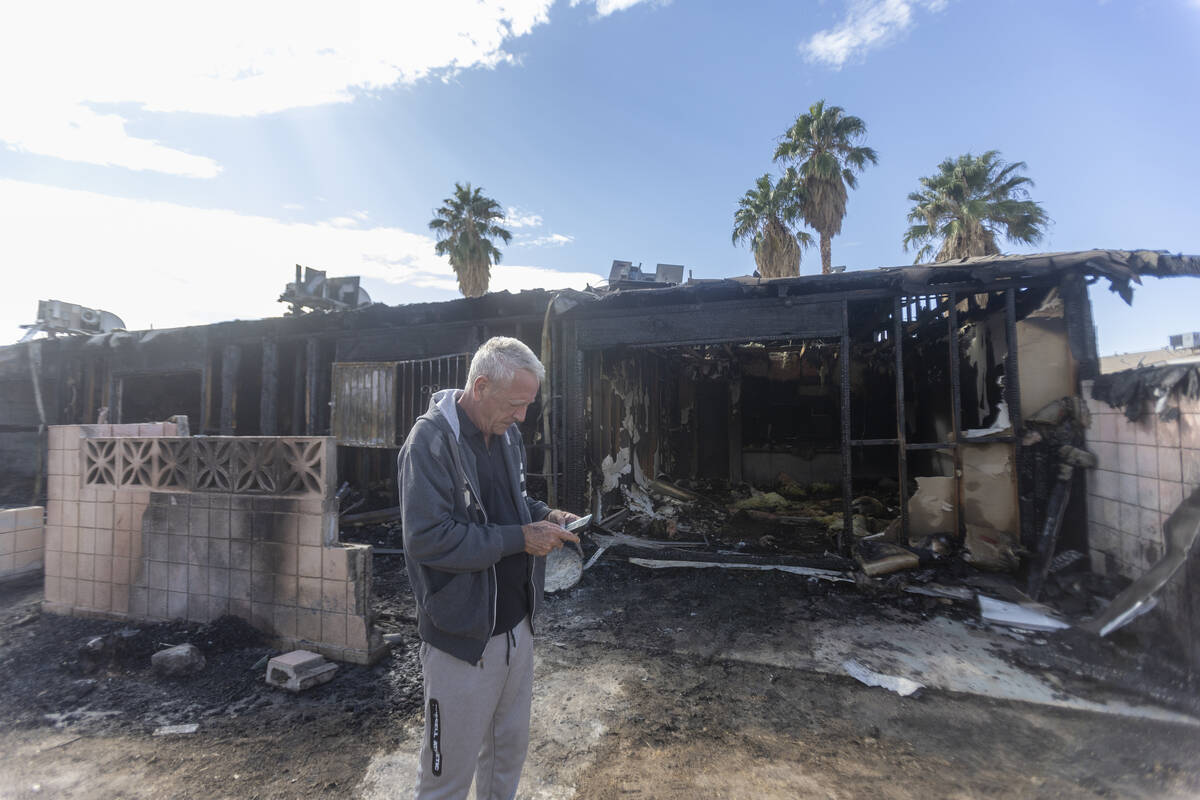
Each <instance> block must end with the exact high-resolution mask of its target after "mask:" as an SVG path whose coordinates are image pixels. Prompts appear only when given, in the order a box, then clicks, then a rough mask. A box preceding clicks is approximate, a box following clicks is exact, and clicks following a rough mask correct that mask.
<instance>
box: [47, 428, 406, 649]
mask: <svg viewBox="0 0 1200 800" xmlns="http://www.w3.org/2000/svg"><path fill="white" fill-rule="evenodd" d="M172 427H173V426H171V425H170V423H164V424H162V425H159V426H132V425H131V426H125V425H111V426H103V425H93V426H64V427H61V428H51V434H50V460H49V464H50V467H51V470H52V472H51V475H50V481H49V486H50V497H51V501H50V523H49V528H48V536H47V547H48V552H47V562H46V604H47V607H48V609H49V610H52V611H58V612H60V613H70V614H97V615H103V616H118V617H130V618H134V619H150V620H162V619H188V620H191V621H197V622H207V621H210V620H213V619H216V618H218V617H220V616H222V615H223V614H234V615H236V616H239V617H242V618H244V619H246V620H248V621H250V622H251V623H252V624H253V625H254V626H255V627H257V628H259V629H260V630H262V631H264V632H266V633H267V634H269V635H270V636H272V637H273V638H274V640H275V643H276V646H278V647H280V648H286V649H291V648H293V647H296V646H301V647H305V648H307V649H311V650H315V651H318V652H320V653H322V654H323V655H326V656H328V657H330V658H334V659H338V660H343V661H353V662H358V663H367V662H369V661H371V660H373V659H374V658H376V657H377V656H378V655H380V654H381V653H382V652H383V649H382V642H381V641H380V638H379V636H378V635H377V634H374V633H373V632H372V630H371V624H370V621H371V615H370V594H371V548H369V547H366V546H357V545H341V544H339V543H338V542H337V511H336V508H335V507H334V505H333V500H332V497H333V487H334V486H335V485H336V475H335V474H334V467H333V465H334V463H335V451H334V449H333V448H334V445H333V440H332V439H328V438H324V437H298V438H291V437H196V438H189V437H175V436H172V434H173V433H174V430H171V428H172ZM56 469H57V470H62V472H61V474H59V473H57V472H55V470H56Z"/></svg>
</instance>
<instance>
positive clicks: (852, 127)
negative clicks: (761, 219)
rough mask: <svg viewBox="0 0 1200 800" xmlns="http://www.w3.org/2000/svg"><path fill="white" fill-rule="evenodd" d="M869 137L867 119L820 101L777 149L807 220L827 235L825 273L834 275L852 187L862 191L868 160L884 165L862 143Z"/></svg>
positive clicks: (823, 246)
mask: <svg viewBox="0 0 1200 800" xmlns="http://www.w3.org/2000/svg"><path fill="white" fill-rule="evenodd" d="M866 133H867V125H866V123H865V122H863V121H862V120H861V119H859V118H858V117H852V116H849V115H847V114H846V112H845V110H844V109H842V108H841V107H839V106H826V105H825V101H824V100H818V101H817V102H816V103H813V104H812V106H811V107H810V108H809V109H808V111H807V112H806V113H804V114H801V115H800V116H799V117H797V118H796V122H795V123H793V125H792V127H790V128H788V130H787V133H785V134H784V135H783V139H782V140H781V141H780V143H779V146H778V147H777V148H775V160H776V161H783V162H785V163H789V164H791V165H792V166H790V167H789V168H788V174H789V176H790V177H791V179H792V180H793V181H794V182H795V185H796V187H797V189H798V190H799V191H800V193H801V194H800V196H801V197H802V198H803V199H802V201H801V206H800V208H801V213H802V214H803V216H804V221H805V222H806V223H808V226H809V227H810V228H813V229H814V230H816V232H817V233H818V234H820V236H821V272H822V273H824V274H828V273H829V272H831V271H832V267H833V263H832V262H833V250H832V245H831V243H830V242H831V240H832V239H833V237H834V236H836V235H838V234H839V233H841V232H842V218H843V217H845V216H846V194H847V187H849V188H851V189H854V188H856V187H857V186H858V179H857V177H856V176H855V173H858V172H862V170H863V168H864V167H865V166H866V165H867V162H868V161H869V162H871V163H872V164H875V163H877V162H878V156H876V154H875V151H874V150H872V149H871V148H870V147H864V146H861V145H859V144H858V142H859V141H861V140H862V138H863V137H864V136H866Z"/></svg>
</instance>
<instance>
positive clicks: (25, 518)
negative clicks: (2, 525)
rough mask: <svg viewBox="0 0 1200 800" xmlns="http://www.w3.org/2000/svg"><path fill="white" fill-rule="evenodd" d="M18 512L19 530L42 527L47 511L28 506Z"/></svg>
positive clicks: (39, 507) (38, 507)
mask: <svg viewBox="0 0 1200 800" xmlns="http://www.w3.org/2000/svg"><path fill="white" fill-rule="evenodd" d="M16 511H17V530H21V529H26V530H28V529H29V528H41V527H42V523H43V520H44V518H45V511H46V510H45V509H44V508H43V507H42V506H27V507H26V508H18V509H17V510H16Z"/></svg>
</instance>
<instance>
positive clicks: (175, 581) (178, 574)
mask: <svg viewBox="0 0 1200 800" xmlns="http://www.w3.org/2000/svg"><path fill="white" fill-rule="evenodd" d="M187 588H188V565H187V564H167V589H168V590H169V591H172V592H183V593H185V594H186V593H187Z"/></svg>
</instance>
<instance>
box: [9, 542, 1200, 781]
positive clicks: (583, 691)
mask: <svg viewBox="0 0 1200 800" xmlns="http://www.w3.org/2000/svg"><path fill="white" fill-rule="evenodd" d="M355 538H356V539H357V540H359V541H370V542H372V543H374V544H376V545H378V546H380V547H383V548H388V547H396V546H398V544H399V543H398V542H397V541H396V539H395V534H394V531H391V530H389V529H388V528H387V527H386V526H378V527H376V528H372V529H365V530H361V531H359V532H358V535H357V536H356V537H355ZM590 552H591V551H590V549H589V551H588V554H589V555H590ZM623 553H624V551H621V550H619V549H614V550H613V551H611V552H610V553H608V554H606V555H605V556H604V557H603V558H602V559H601V560H599V561H598V562H597V563H596V565H595V566H594V567H592V568H591V569H589V570H588V571H587V572H585V573H584V576H583V580H582V581H581V583H580V584H579V585H578V586H577V587H575V588H574V589H572V590H569V591H567V592H564V593H562V594H560V595H554V596H549V597H548V598H547V600H546V603H545V605H544V607H543V610H542V613H541V614H540V615H539V623H540V624H539V640H540V641H539V645H538V647H539V659H540V664H539V671H538V685H539V687H541V688H540V689H539V690H538V692H539V693H538V699H537V701H536V702H538V703H540V704H541V705H540V706H539V708H540V709H541V711H540V715H537V714H535V739H534V743H533V746H532V748H531V757H530V765H529V767H528V768H527V771H528V773H529V775H530V781H535V780H536V781H540V783H538V784H537V786H540V787H541V788H540V789H537V790H536V791H534V790H533V789H530V790H529V791H528V792H527V793H523V794H521V795H519V796H521V797H534V796H537V797H560V796H561V797H564V798H565V797H581V798H593V797H595V798H608V797H613V798H616V797H631V796H632V797H648V798H685V797H686V798H695V797H747V796H756V797H779V798H783V797H803V796H860V795H864V794H874V795H877V796H887V797H928V796H947V795H949V794H958V795H959V796H980V795H988V796H1013V797H1024V796H1045V797H1059V796H1068V797H1095V796H1138V797H1165V796H1180V797H1183V796H1191V795H1193V794H1194V793H1197V792H1200V770H1198V769H1197V768H1195V767H1194V766H1193V765H1194V764H1197V763H1200V737H1196V736H1195V735H1194V734H1195V728H1191V727H1187V726H1180V725H1175V724H1168V723H1162V722H1152V721H1146V720H1130V719H1125V718H1120V717H1110V716H1103V715H1094V714H1083V713H1080V712H1071V711H1062V710H1056V709H1046V708H1043V707H1038V706H1032V705H1029V704H1025V703H1014V702H1009V701H997V700H992V699H988V698H986V697H975V696H970V695H959V694H956V693H954V692H936V691H930V692H926V693H923V695H922V696H921V697H919V698H915V699H914V698H900V697H898V696H897V695H894V694H891V693H889V692H886V691H884V690H882V689H877V688H876V689H868V688H866V687H863V686H861V685H860V684H858V683H856V682H854V681H853V680H852V679H850V678H848V677H846V676H844V675H843V676H831V675H821V674H815V673H812V672H810V671H807V670H805V669H803V668H796V667H789V666H787V665H786V664H784V665H782V666H781V665H766V664H763V663H749V662H745V661H740V660H737V659H734V658H732V657H731V656H730V655H729V653H731V652H733V650H734V649H736V648H735V645H736V644H737V643H738V642H739V641H741V640H742V638H746V637H749V638H754V639H755V640H756V641H759V642H766V643H769V642H771V641H772V639H777V640H779V641H780V642H781V644H782V645H792V646H795V643H794V642H788V641H785V637H787V636H790V635H791V632H793V631H795V630H796V629H797V626H799V627H800V628H801V629H802V628H803V626H804V625H805V624H806V622H811V623H812V624H813V625H816V624H817V623H818V622H820V623H828V622H829V621H831V620H832V621H841V622H842V623H844V624H845V626H846V637H847V639H853V638H854V637H855V635H856V633H855V625H856V624H857V623H859V622H862V621H864V620H872V619H876V618H881V619H888V620H897V619H899V620H911V621H912V622H913V623H914V624H916V623H919V622H921V621H928V620H931V619H938V618H948V619H953V620H955V621H956V622H958V623H964V624H967V625H978V624H979V623H978V622H976V621H975V620H974V618H975V615H976V612H975V611H974V610H973V609H972V608H970V607H969V606H966V605H962V604H958V603H953V602H950V601H947V600H945V599H944V598H933V597H924V596H916V595H911V594H904V593H903V592H901V591H899V590H898V585H897V584H896V582H895V581H892V582H888V581H880V582H878V583H876V584H872V585H871V586H866V585H864V586H855V585H853V584H830V583H827V582H823V581H817V580H812V579H807V578H803V577H800V576H796V575H787V574H780V573H737V572H729V571H726V570H721V569H704V570H667V571H661V570H647V569H644V568H640V567H635V566H633V565H630V564H629V563H627V562H626V561H625V559H624V555H623ZM374 590H375V606H374V607H375V611H376V618H377V619H376V624H377V626H378V627H379V628H380V629H381V630H383V631H385V632H390V633H397V634H400V637H399V638H400V641H398V642H397V643H396V645H395V646H393V647H392V648H390V649H389V651H388V652H387V654H386V655H385V657H384V658H383V659H382V660H381V661H380V662H379V663H377V664H376V665H374V666H371V667H359V666H352V665H341V666H340V668H339V670H338V673H337V676H336V677H335V679H334V680H333V681H332V682H330V683H328V684H326V685H323V686H320V687H317V688H315V689H313V690H310V691H309V692H306V693H304V694H301V695H292V694H289V693H286V692H283V691H281V690H278V689H274V688H271V687H268V686H266V685H265V683H264V682H263V673H264V672H265V669H263V668H262V666H261V662H262V660H263V658H264V657H265V656H268V655H271V654H272V653H273V652H274V651H272V650H271V649H270V648H269V647H268V646H267V645H266V644H265V643H264V642H263V640H262V639H261V637H260V636H259V635H258V634H257V633H256V632H255V631H253V630H252V629H250V628H249V627H248V626H246V624H245V623H243V622H242V621H240V620H237V619H234V618H225V619H222V620H218V621H216V622H214V623H209V624H206V625H198V624H187V623H182V622H172V623H162V624H156V625H146V624H129V623H122V622H112V621H103V620H93V619H81V618H71V617H60V616H56V615H51V614H44V613H42V612H41V611H40V600H41V592H40V585H39V584H38V583H37V582H28V581H27V582H24V583H18V584H8V585H6V586H4V587H2V588H0V674H3V675H5V676H6V679H5V681H3V682H0V750H3V751H4V752H6V753H7V755H6V756H5V757H4V762H3V765H2V766H0V797H5V798H8V797H12V798H23V797H30V798H33V797H44V796H47V793H48V792H49V793H50V794H51V795H52V796H61V797H81V798H82V797H108V796H112V797H117V796H120V797H160V796H173V797H184V798H186V797H204V798H213V797H217V798H220V797H239V798H240V797H263V798H267V797H280V798H283V797H302V796H305V797H306V796H330V797H332V796H363V797H386V796H392V795H391V794H390V791H391V790H390V789H389V787H388V784H387V782H386V781H385V782H384V784H383V785H382V788H380V785H379V784H378V783H376V784H371V786H374V787H375V788H373V789H369V788H364V786H365V784H364V783H363V781H364V776H365V775H368V774H369V773H370V772H371V768H372V767H371V765H372V764H374V763H375V762H376V760H377V759H379V758H380V754H381V753H388V752H395V751H403V752H412V751H414V750H415V748H416V747H417V746H418V743H417V739H419V729H418V728H417V725H418V724H419V719H420V703H421V690H420V667H419V664H418V662H417V657H416V653H417V643H416V639H415V631H414V620H413V605H412V598H411V595H410V593H409V589H408V583H407V578H406V575H405V571H404V568H403V558H402V556H399V555H395V554H380V555H377V556H376V557H375V561H374ZM1019 636H1020V635H1019ZM97 640H99V642H100V643H99V644H97ZM183 642H191V643H192V644H195V645H196V646H197V647H199V648H200V649H201V650H202V652H203V653H204V655H205V657H206V659H207V665H206V667H205V668H204V670H203V671H201V672H200V673H199V674H197V675H194V676H190V677H185V678H164V677H159V676H157V675H155V674H154V673H153V672H152V671H151V670H150V655H151V654H152V653H153V652H154V651H155V650H157V649H159V648H160V647H162V646H165V645H175V644H181V643H183ZM1143 645H1144V643H1143V642H1141V641H1140V640H1139V639H1138V638H1137V634H1136V632H1129V633H1126V634H1125V635H1124V636H1123V637H1118V639H1117V640H1116V641H1108V642H1097V641H1096V640H1094V639H1089V640H1084V639H1081V638H1079V637H1077V636H1074V635H1071V634H1063V635H1060V634H1053V635H1052V634H1038V635H1033V636H1028V635H1026V636H1025V639H1024V640H1023V641H1018V642H1016V646H1015V647H1014V648H1009V649H1007V650H1006V651H1005V657H1006V658H1008V659H1010V660H1012V661H1014V662H1022V661H1023V662H1024V664H1025V666H1027V667H1029V668H1032V669H1037V670H1040V671H1041V672H1042V673H1044V674H1046V675H1048V676H1052V677H1053V680H1054V681H1056V683H1057V685H1059V686H1061V687H1062V690H1063V692H1064V693H1065V692H1068V691H1069V692H1071V693H1073V694H1074V695H1076V696H1086V697H1091V698H1094V699H1096V700H1097V701H1098V702H1105V701H1107V700H1111V699H1113V698H1118V699H1123V700H1125V701H1128V702H1152V703H1155V704H1156V705H1158V706H1160V707H1169V708H1174V709H1177V710H1179V711H1182V712H1185V713H1195V711H1196V707H1195V706H1196V704H1195V691H1194V687H1192V686H1191V685H1189V684H1188V682H1187V679H1186V676H1185V675H1184V674H1183V673H1182V672H1181V671H1180V670H1179V669H1178V668H1177V667H1174V666H1171V665H1170V664H1163V663H1160V662H1159V661H1157V660H1155V659H1153V658H1149V657H1147V655H1146V652H1145V650H1144V648H1143ZM256 666H257V668H256ZM1131 675H1132V676H1136V677H1137V680H1129V676H1131ZM547 708H549V709H550V710H549V711H547V710H546V709H547ZM186 723H198V724H199V726H200V727H199V730H198V732H197V733H196V734H193V735H191V736H167V737H156V736H153V735H152V734H153V732H154V731H155V730H156V729H158V728H159V727H160V726H163V725H177V724H186ZM689 775H691V776H692V777H688V776H689ZM1031 781H1032V782H1031ZM564 786H565V787H569V791H568V790H567V789H563V788H562V787H564ZM35 787H36V788H35ZM547 787H550V788H547ZM553 787H559V788H557V789H555V788H553ZM556 792H560V793H556Z"/></svg>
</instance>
